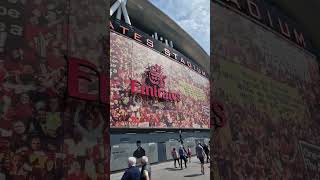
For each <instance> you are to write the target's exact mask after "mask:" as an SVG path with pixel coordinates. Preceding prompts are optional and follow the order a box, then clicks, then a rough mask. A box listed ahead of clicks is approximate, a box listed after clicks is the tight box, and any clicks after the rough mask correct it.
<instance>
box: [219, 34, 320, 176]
mask: <svg viewBox="0 0 320 180" xmlns="http://www.w3.org/2000/svg"><path fill="white" fill-rule="evenodd" d="M231 44H232V45H231ZM218 47H219V46H218ZM220 48H221V49H220V50H221V51H218V52H219V53H220V56H219V55H218V56H219V57H220V59H221V58H222V59H224V60H226V61H230V62H233V63H238V64H240V65H242V66H244V67H246V68H249V69H251V70H253V71H255V72H258V73H262V74H264V75H266V76H268V77H270V78H272V79H273V80H276V81H278V82H282V83H284V84H287V85H289V86H291V87H294V88H297V90H298V92H299V94H300V95H301V97H302V100H303V102H304V104H303V105H304V106H305V111H303V112H296V113H300V115H301V114H304V116H300V118H298V116H296V115H293V114H291V113H288V112H280V117H279V118H275V117H274V116H272V114H267V113H266V112H262V111H259V110H258V109H257V107H256V105H254V104H250V103H242V105H240V102H239V101H237V100H235V99H233V98H232V97H231V96H230V95H229V94H228V92H227V91H226V90H224V89H221V88H217V89H216V91H215V97H218V99H219V100H220V101H221V102H223V103H224V106H225V113H226V115H227V119H228V124H227V125H226V127H230V130H231V137H232V141H231V142H222V141H220V140H219V137H217V139H216V142H215V144H216V148H215V149H214V151H215V152H213V155H214V156H215V158H214V159H215V163H216V165H217V167H218V171H219V176H220V178H221V179H259V178H260V177H268V178H270V179H278V178H282V179H304V178H305V177H314V178H315V179H318V178H319V175H316V174H312V173H310V172H306V169H305V165H304V161H303V155H302V154H301V151H300V150H299V140H304V141H308V142H310V143H312V144H320V131H319V123H320V114H319V112H320V106H319V103H318V102H317V101H316V99H319V98H320V93H319V92H320V86H319V84H318V82H319V79H320V78H319V70H318V69H317V65H316V63H314V64H311V63H310V64H309V63H308V69H307V70H308V74H306V76H305V77H298V74H297V73H298V72H297V71H296V70H295V69H294V67H292V66H290V64H289V63H287V64H286V63H281V62H279V63H275V64H271V63H270V61H269V63H267V62H268V61H267V60H266V57H265V56H263V55H262V54H261V51H260V50H259V49H258V48H257V47H255V46H253V45H252V46H250V48H249V49H250V50H249V49H246V48H243V47H240V46H239V44H237V42H229V41H228V40H225V42H224V44H223V47H222V45H221V47H220ZM248 52H249V53H248ZM219 53H217V54H219ZM223 54H224V55H223ZM215 67H216V68H217V72H219V68H220V67H219V58H217V61H216V62H215ZM289 71H291V72H289Z"/></svg>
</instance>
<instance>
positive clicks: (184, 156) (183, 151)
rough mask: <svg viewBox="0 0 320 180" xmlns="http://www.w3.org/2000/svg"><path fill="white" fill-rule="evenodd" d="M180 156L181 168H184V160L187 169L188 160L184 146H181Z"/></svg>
mask: <svg viewBox="0 0 320 180" xmlns="http://www.w3.org/2000/svg"><path fill="white" fill-rule="evenodd" d="M179 156H180V167H181V169H183V168H182V160H183V161H184V166H185V168H187V158H186V153H185V149H184V147H183V145H181V146H180V148H179Z"/></svg>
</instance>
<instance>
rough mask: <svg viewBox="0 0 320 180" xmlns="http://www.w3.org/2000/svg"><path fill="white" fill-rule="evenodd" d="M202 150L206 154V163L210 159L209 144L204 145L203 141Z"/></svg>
mask: <svg viewBox="0 0 320 180" xmlns="http://www.w3.org/2000/svg"><path fill="white" fill-rule="evenodd" d="M202 147H203V150H204V152H205V153H206V156H207V163H209V160H210V150H209V146H208V145H206V144H205V143H203V146H202Z"/></svg>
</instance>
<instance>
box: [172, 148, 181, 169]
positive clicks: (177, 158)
mask: <svg viewBox="0 0 320 180" xmlns="http://www.w3.org/2000/svg"><path fill="white" fill-rule="evenodd" d="M171 156H172V159H173V161H174V167H175V168H177V163H176V162H178V164H179V166H180V162H179V155H178V152H177V150H176V148H173V149H172V151H171Z"/></svg>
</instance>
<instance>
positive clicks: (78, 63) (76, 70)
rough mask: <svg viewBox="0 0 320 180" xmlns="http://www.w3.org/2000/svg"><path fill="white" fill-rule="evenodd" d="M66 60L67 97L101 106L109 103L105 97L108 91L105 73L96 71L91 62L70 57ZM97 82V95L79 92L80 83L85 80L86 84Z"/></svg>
mask: <svg viewBox="0 0 320 180" xmlns="http://www.w3.org/2000/svg"><path fill="white" fill-rule="evenodd" d="M67 60H68V82H67V86H68V95H69V96H70V97H73V98H78V99H81V100H86V101H94V102H101V103H103V104H107V103H109V100H108V97H107V90H108V88H109V87H108V84H109V83H107V82H108V81H109V80H108V76H107V74H105V73H101V72H99V71H98V68H97V66H96V65H94V64H92V63H91V62H89V61H87V60H84V59H79V58H74V57H70V58H67ZM95 79H96V80H97V82H98V83H99V89H98V94H92V93H89V92H81V91H80V83H79V82H80V81H79V80H85V81H88V82H93V81H94V80H95Z"/></svg>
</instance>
